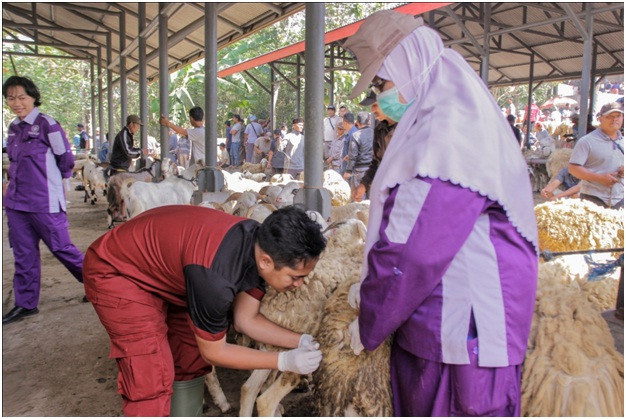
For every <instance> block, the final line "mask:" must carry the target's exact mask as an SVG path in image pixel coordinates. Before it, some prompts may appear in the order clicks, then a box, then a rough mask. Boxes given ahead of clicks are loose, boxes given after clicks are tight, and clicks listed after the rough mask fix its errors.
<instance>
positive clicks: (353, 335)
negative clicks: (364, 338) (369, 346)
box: [348, 317, 365, 355]
mask: <svg viewBox="0 0 626 419" xmlns="http://www.w3.org/2000/svg"><path fill="white" fill-rule="evenodd" d="M348 334H349V335H350V348H352V352H354V354H355V355H359V354H360V353H361V352H363V349H365V348H364V347H363V344H362V343H361V334H360V333H359V318H358V317H357V318H356V319H354V321H353V322H352V323H350V326H348Z"/></svg>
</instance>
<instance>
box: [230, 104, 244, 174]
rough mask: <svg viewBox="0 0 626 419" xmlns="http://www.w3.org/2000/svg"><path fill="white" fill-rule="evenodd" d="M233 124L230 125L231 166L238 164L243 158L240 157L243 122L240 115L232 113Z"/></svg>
mask: <svg viewBox="0 0 626 419" xmlns="http://www.w3.org/2000/svg"><path fill="white" fill-rule="evenodd" d="M233 122H234V125H233V126H232V127H230V134H231V135H232V136H233V139H232V143H233V145H232V146H231V151H232V152H231V154H230V155H231V157H232V160H233V166H240V165H241V163H242V162H243V160H242V159H241V155H242V150H241V148H242V145H243V143H242V140H243V122H242V121H241V117H240V116H239V115H238V114H235V115H233Z"/></svg>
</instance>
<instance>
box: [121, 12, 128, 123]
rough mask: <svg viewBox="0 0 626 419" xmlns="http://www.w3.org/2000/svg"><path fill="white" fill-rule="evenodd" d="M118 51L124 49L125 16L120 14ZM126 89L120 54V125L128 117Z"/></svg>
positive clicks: (124, 66) (123, 63) (124, 60)
mask: <svg viewBox="0 0 626 419" xmlns="http://www.w3.org/2000/svg"><path fill="white" fill-rule="evenodd" d="M119 17H120V51H124V49H125V48H126V14H125V13H124V12H120V14H119ZM127 92H128V91H127V89H126V57H125V56H124V55H123V54H122V53H121V52H120V102H121V106H120V108H121V120H122V124H123V123H125V122H126V116H127V115H128V93H127Z"/></svg>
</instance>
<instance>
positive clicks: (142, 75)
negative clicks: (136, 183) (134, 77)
mask: <svg viewBox="0 0 626 419" xmlns="http://www.w3.org/2000/svg"><path fill="white" fill-rule="evenodd" d="M138 7H139V10H138V11H139V17H138V19H137V33H139V39H138V45H139V50H138V54H139V64H138V66H139V118H141V121H142V122H143V123H144V124H145V123H146V122H147V121H148V83H147V81H146V65H147V64H146V35H145V34H142V33H143V31H144V29H145V28H146V3H143V2H141V3H138ZM124 122H126V121H124ZM140 139H141V140H140V142H141V148H148V127H147V126H145V125H143V126H142V127H141V133H140Z"/></svg>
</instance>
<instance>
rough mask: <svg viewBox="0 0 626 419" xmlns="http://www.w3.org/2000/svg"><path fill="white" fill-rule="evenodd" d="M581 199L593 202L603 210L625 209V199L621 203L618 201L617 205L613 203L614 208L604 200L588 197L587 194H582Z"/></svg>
mask: <svg viewBox="0 0 626 419" xmlns="http://www.w3.org/2000/svg"><path fill="white" fill-rule="evenodd" d="M580 199H584V200H587V201H591V202H593V203H594V204H596V205H599V206H601V207H603V208H612V209H621V208H624V198H622V199H621V200H620V201H618V202H616V203H612V206H610V207H609V206H608V205H607V204H606V203H605V202H604V201H603V200H601V199H600V198H598V197H597V196H593V195H587V194H584V193H581V194H580Z"/></svg>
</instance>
